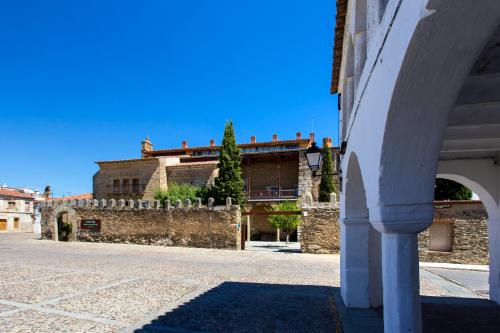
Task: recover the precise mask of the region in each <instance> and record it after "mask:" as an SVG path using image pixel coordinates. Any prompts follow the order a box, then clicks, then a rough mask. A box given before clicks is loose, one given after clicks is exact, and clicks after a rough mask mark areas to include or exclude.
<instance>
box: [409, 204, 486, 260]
mask: <svg viewBox="0 0 500 333" xmlns="http://www.w3.org/2000/svg"><path fill="white" fill-rule="evenodd" d="M434 207H435V213H434V215H435V217H434V223H433V225H432V226H431V228H429V229H427V230H425V231H423V232H421V233H420V234H419V250H420V251H419V252H420V261H430V262H448V263H461V264H482V265H487V264H488V223H487V214H486V211H485V209H484V206H483V205H482V203H481V202H478V201H450V202H436V203H435V205H434ZM436 226H440V228H434V227H436ZM446 227H449V229H450V231H451V233H450V234H451V235H450V236H451V239H450V240H449V242H450V243H451V252H445V251H430V250H429V239H430V236H435V237H444V236H445V233H443V232H442V230H443V229H445V228H446ZM433 232H434V233H435V234H434V235H432V233H433ZM438 232H439V234H438Z"/></svg>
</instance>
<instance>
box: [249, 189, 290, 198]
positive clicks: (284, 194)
mask: <svg viewBox="0 0 500 333" xmlns="http://www.w3.org/2000/svg"><path fill="white" fill-rule="evenodd" d="M245 195H246V197H247V198H248V199H254V200H255V199H294V198H297V197H298V196H299V190H298V189H290V190H277V189H276V190H250V191H247V192H246V193H245Z"/></svg>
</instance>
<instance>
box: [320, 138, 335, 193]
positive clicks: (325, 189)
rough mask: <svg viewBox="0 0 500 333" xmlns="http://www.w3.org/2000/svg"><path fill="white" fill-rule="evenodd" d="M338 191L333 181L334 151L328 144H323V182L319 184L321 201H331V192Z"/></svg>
mask: <svg viewBox="0 0 500 333" xmlns="http://www.w3.org/2000/svg"><path fill="white" fill-rule="evenodd" d="M334 192H336V189H335V183H334V181H333V162H332V151H331V149H330V147H328V146H327V145H324V146H323V165H322V166H321V183H320V184H319V201H320V202H329V201H330V193H334Z"/></svg>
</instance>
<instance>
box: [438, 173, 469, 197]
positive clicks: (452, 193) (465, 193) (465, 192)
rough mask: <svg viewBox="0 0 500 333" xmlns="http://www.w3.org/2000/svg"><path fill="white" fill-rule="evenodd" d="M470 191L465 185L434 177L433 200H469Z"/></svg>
mask: <svg viewBox="0 0 500 333" xmlns="http://www.w3.org/2000/svg"><path fill="white" fill-rule="evenodd" d="M471 198H472V191H471V190H469V189H468V188H467V187H465V186H463V185H462V184H459V183H457V182H454V181H453V180H448V179H441V178H438V179H436V187H435V189H434V200H470V199H471Z"/></svg>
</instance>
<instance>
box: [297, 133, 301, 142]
mask: <svg viewBox="0 0 500 333" xmlns="http://www.w3.org/2000/svg"><path fill="white" fill-rule="evenodd" d="M296 138H297V140H302V133H300V132H297V134H296Z"/></svg>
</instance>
